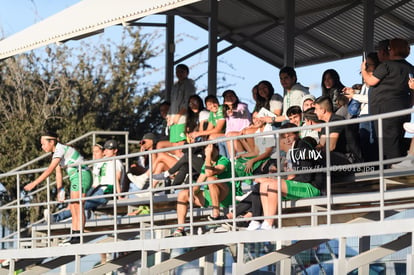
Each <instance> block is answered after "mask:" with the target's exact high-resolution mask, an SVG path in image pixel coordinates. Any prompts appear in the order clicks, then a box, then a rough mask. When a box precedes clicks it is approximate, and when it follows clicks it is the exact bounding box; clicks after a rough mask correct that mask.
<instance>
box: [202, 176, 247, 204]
mask: <svg viewBox="0 0 414 275" xmlns="http://www.w3.org/2000/svg"><path fill="white" fill-rule="evenodd" d="M226 185H227V186H228V187H229V193H228V194H227V196H226V197H225V198H224V200H223V201H221V202H220V207H229V206H230V205H232V204H233V196H232V192H231V183H228V182H226ZM236 193H237V194H236V196H239V195H240V194H238V193H240V192H238V190H237V188H236ZM203 194H204V200H205V201H204V206H203V207H209V206H213V205H212V203H211V196H210V190H208V189H204V190H203Z"/></svg>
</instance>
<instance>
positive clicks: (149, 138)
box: [127, 133, 157, 189]
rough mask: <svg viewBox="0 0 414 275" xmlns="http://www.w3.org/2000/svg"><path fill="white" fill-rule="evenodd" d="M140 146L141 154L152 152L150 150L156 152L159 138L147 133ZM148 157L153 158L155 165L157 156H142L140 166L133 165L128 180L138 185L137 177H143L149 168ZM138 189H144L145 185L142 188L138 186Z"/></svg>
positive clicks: (139, 159)
mask: <svg viewBox="0 0 414 275" xmlns="http://www.w3.org/2000/svg"><path fill="white" fill-rule="evenodd" d="M139 144H140V146H141V147H140V152H146V151H150V150H155V148H156V146H157V136H156V135H155V134H153V133H146V134H145V135H144V136H143V137H142V139H141V142H140V143H139ZM148 156H151V157H152V163H154V161H155V156H156V154H150V155H145V156H140V157H139V158H138V164H135V163H134V164H131V167H130V169H129V172H128V174H127V176H128V179H129V180H130V181H131V182H132V183H134V184H136V182H137V181H138V180H137V177H138V176H139V175H143V174H144V173H145V172H146V171H147V170H148V168H149V165H148V164H149V161H148ZM138 187H139V188H140V189H143V185H142V186H140V185H138Z"/></svg>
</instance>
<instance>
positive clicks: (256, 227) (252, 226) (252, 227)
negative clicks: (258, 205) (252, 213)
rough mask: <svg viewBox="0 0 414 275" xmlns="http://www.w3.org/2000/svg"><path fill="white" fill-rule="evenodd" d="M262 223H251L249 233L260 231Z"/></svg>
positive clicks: (248, 228)
mask: <svg viewBox="0 0 414 275" xmlns="http://www.w3.org/2000/svg"><path fill="white" fill-rule="evenodd" d="M260 225H261V224H260V222H258V221H251V222H250V223H249V226H248V227H247V228H246V230H247V231H254V230H258V229H260Z"/></svg>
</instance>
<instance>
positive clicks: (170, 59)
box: [164, 15, 175, 101]
mask: <svg viewBox="0 0 414 275" xmlns="http://www.w3.org/2000/svg"><path fill="white" fill-rule="evenodd" d="M166 21H167V28H166V30H165V31H166V35H165V37H166V41H165V45H166V47H165V94H164V100H168V101H169V100H170V96H171V88H172V86H173V83H174V51H175V41H174V33H175V20H174V15H167V16H166Z"/></svg>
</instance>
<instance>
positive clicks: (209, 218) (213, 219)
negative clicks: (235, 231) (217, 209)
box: [207, 215, 223, 222]
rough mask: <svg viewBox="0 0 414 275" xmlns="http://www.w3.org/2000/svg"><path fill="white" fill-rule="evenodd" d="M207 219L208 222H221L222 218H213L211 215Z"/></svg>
mask: <svg viewBox="0 0 414 275" xmlns="http://www.w3.org/2000/svg"><path fill="white" fill-rule="evenodd" d="M207 219H208V220H209V221H211V222H212V221H219V220H222V219H223V217H222V216H217V217H213V216H211V215H209V216H208V217H207Z"/></svg>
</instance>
